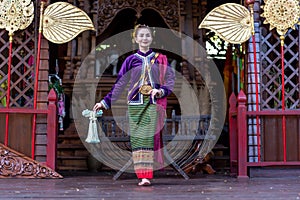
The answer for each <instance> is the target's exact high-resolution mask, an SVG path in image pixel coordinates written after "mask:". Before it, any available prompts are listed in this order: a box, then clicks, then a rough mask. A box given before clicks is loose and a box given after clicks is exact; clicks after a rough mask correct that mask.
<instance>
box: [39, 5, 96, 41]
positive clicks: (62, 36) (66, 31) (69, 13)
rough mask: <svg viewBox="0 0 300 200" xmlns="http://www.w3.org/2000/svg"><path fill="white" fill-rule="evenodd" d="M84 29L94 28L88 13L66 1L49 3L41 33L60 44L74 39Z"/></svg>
mask: <svg viewBox="0 0 300 200" xmlns="http://www.w3.org/2000/svg"><path fill="white" fill-rule="evenodd" d="M85 30H95V28H94V25H93V23H92V21H91V20H90V18H89V17H88V15H87V14H86V13H85V12H84V11H82V10H81V9H79V8H77V7H75V6H73V5H72V4H69V3H66V2H57V3H53V4H50V5H49V6H48V7H47V8H46V9H45V12H44V16H43V35H44V36H45V38H46V39H47V40H49V41H51V42H53V43H57V44H61V43H65V42H68V41H70V40H72V39H74V38H75V37H76V36H77V35H78V34H79V33H81V32H83V31H85Z"/></svg>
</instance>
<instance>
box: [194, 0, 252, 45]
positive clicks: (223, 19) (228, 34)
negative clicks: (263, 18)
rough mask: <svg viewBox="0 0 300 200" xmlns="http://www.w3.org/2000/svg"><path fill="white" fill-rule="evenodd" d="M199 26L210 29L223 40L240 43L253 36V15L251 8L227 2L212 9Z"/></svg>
mask: <svg viewBox="0 0 300 200" xmlns="http://www.w3.org/2000/svg"><path fill="white" fill-rule="evenodd" d="M199 28H207V29H210V30H212V31H214V32H215V33H216V34H217V35H218V36H219V37H220V38H222V39H223V40H225V41H227V42H229V43H233V44H240V43H243V42H245V41H247V40H248V39H249V38H250V37H251V34H252V17H251V13H250V12H249V10H248V9H247V8H245V7H244V6H242V5H240V4H236V3H226V4H222V5H221V6H218V7H216V8H214V9H213V10H212V11H210V12H209V13H208V14H207V15H206V17H205V18H204V19H203V21H202V22H201V24H200V25H199Z"/></svg>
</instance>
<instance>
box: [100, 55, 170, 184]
mask: <svg viewBox="0 0 300 200" xmlns="http://www.w3.org/2000/svg"><path fill="white" fill-rule="evenodd" d="M174 81H175V73H174V71H173V69H172V68H171V67H167V60H166V56H164V55H161V54H157V53H155V52H153V51H152V50H151V49H150V50H149V51H148V52H147V53H143V52H141V51H138V52H137V53H135V54H132V55H130V56H128V57H127V58H126V59H125V61H124V62H123V64H122V66H121V69H120V71H119V74H118V77H117V80H116V83H115V84H114V86H113V87H112V89H111V91H110V92H109V93H108V94H107V95H106V96H105V97H104V99H103V100H102V101H101V103H102V104H103V105H104V107H105V108H106V109H109V108H111V106H112V103H113V102H114V101H116V100H117V99H118V98H119V96H120V95H121V93H122V92H123V91H124V89H125V87H126V86H127V84H129V88H128V95H127V100H128V115H129V126H130V142H131V148H132V158H133V162H134V169H135V172H136V174H137V177H138V178H148V179H151V178H153V160H154V147H157V146H159V145H157V144H154V135H155V133H157V132H159V131H160V130H158V129H160V128H162V123H163V122H162V120H163V119H161V115H162V114H161V113H162V112H159V111H161V110H163V111H165V108H166V96H168V95H169V94H171V92H172V90H173V86H174ZM143 85H148V86H151V87H152V88H155V89H160V90H161V96H159V98H157V97H154V98H152V97H151V95H144V94H142V93H141V92H140V88H141V87H142V86H143ZM158 118H159V120H158ZM158 127H159V128H158ZM158 140H159V139H157V138H156V141H158ZM160 147H161V146H160Z"/></svg>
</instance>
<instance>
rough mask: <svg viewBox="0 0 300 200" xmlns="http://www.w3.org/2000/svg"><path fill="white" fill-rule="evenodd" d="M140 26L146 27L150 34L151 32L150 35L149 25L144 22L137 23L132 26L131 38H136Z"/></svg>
mask: <svg viewBox="0 0 300 200" xmlns="http://www.w3.org/2000/svg"><path fill="white" fill-rule="evenodd" d="M141 28H146V29H148V30H149V32H150V34H151V36H152V31H151V29H150V27H149V26H147V25H145V24H137V25H136V26H135V27H134V29H133V32H132V39H133V40H134V38H136V36H137V32H138V30H139V29H141Z"/></svg>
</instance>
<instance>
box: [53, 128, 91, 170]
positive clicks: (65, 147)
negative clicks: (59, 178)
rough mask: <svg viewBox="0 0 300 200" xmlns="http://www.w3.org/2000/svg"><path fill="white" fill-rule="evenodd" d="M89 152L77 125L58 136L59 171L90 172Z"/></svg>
mask: <svg viewBox="0 0 300 200" xmlns="http://www.w3.org/2000/svg"><path fill="white" fill-rule="evenodd" d="M89 157H90V154H89V152H88V151H87V149H86V148H85V146H84V145H83V143H82V141H81V139H80V137H79V135H78V134H77V131H76V128H75V124H74V123H70V126H69V127H68V128H67V129H66V130H65V131H64V133H63V134H59V135H58V145H57V169H58V170H59V171H88V159H89Z"/></svg>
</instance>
